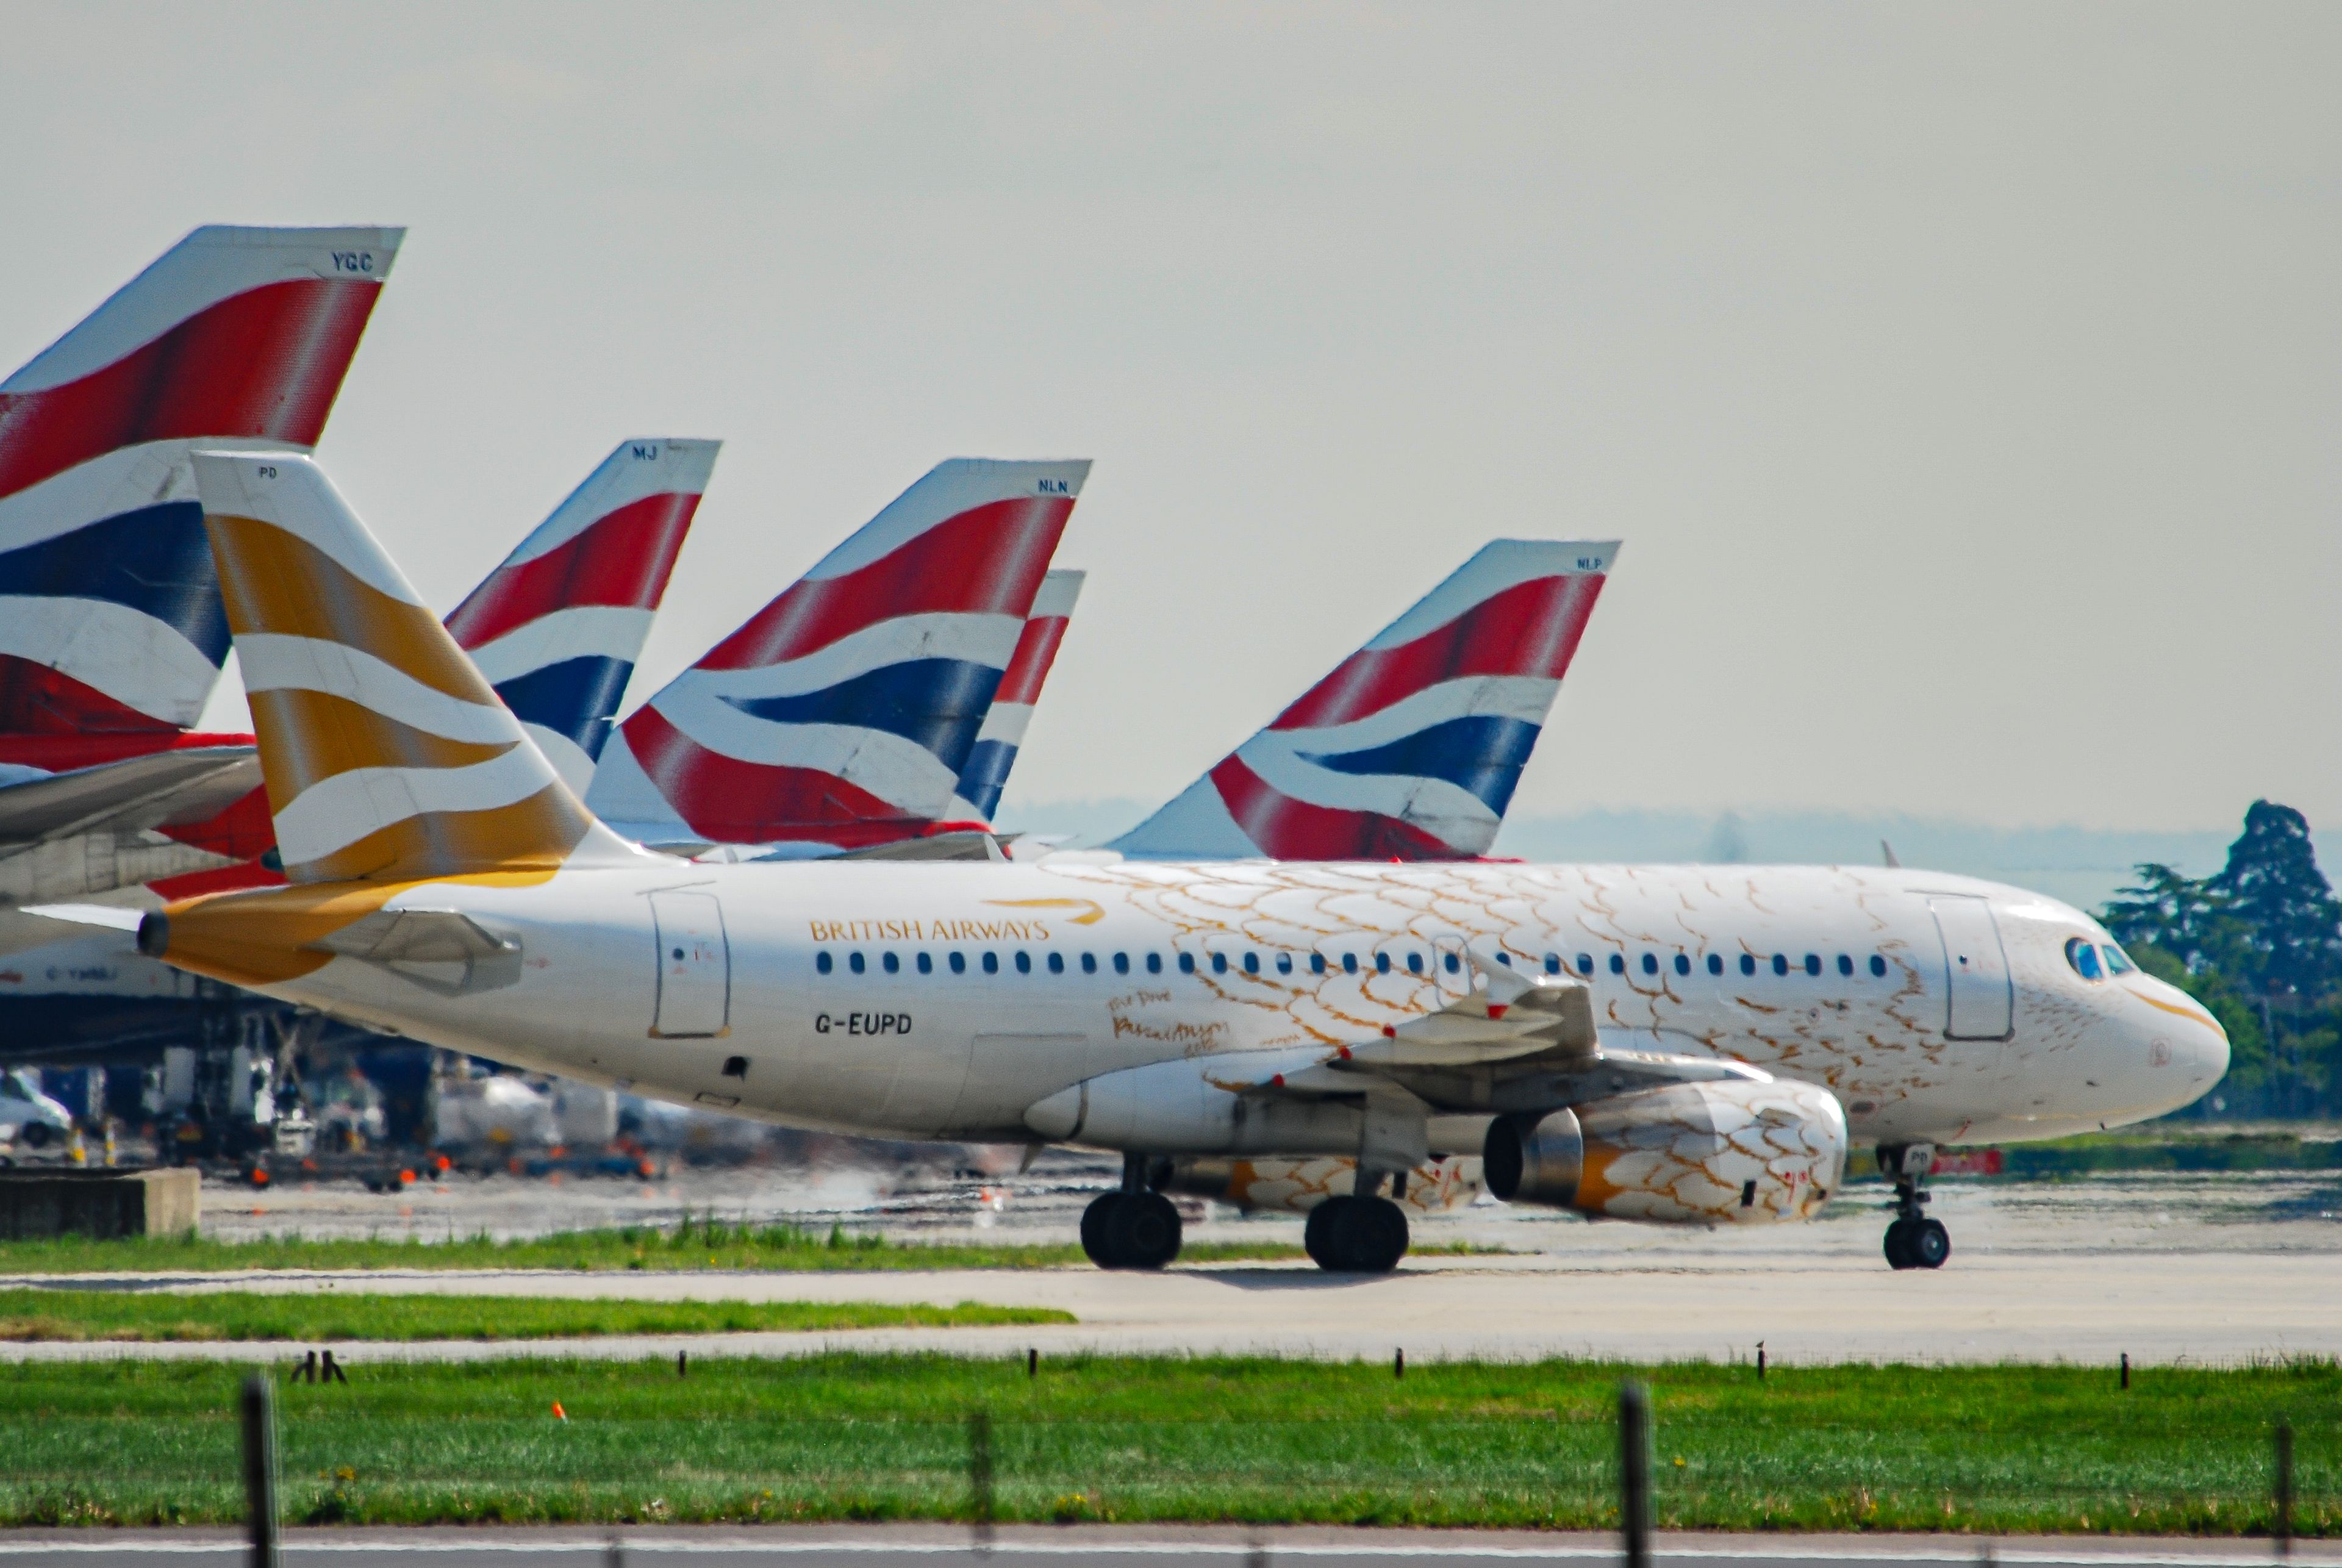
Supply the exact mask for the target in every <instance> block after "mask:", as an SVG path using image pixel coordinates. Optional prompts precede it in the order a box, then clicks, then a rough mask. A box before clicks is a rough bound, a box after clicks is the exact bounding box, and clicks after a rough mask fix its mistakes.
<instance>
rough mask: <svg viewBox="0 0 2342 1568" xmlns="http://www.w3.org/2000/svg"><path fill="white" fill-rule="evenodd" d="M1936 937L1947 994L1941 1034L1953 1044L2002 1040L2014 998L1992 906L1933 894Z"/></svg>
mask: <svg viewBox="0 0 2342 1568" xmlns="http://www.w3.org/2000/svg"><path fill="white" fill-rule="evenodd" d="M1927 907H1928V908H1929V909H1931V910H1933V911H1934V912H1935V915H1936V932H1937V934H1938V935H1939V936H1941V937H1942V938H1943V940H1944V973H1945V976H1946V979H1947V990H1948V991H1949V993H1950V1000H1949V1002H1948V1004H1947V1018H1946V1020H1945V1024H1944V1034H1946V1035H1947V1036H1948V1037H1949V1038H1951V1039H1954V1040H2002V1039H2006V1038H2007V1036H2008V1034H2009V1031H2010V1030H2011V1029H2012V1028H2013V1027H2014V1026H2015V1014H2016V995H2015V994H2014V993H2013V992H2012V991H2011V989H2010V987H2009V980H2008V958H2007V954H2004V953H2003V952H2002V951H2001V946H2000V928H1999V926H1997V925H1996V924H1994V923H1993V918H1992V905H1991V904H1987V903H1986V902H1985V901H1984V900H1983V899H1981V898H1968V897H1964V896H1957V895H1952V894H1937V895H1936V896H1934V897H1932V898H1930V899H1928V900H1927Z"/></svg>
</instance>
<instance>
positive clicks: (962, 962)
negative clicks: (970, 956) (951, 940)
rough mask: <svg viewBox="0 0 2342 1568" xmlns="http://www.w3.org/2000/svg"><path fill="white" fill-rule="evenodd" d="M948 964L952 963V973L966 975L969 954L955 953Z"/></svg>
mask: <svg viewBox="0 0 2342 1568" xmlns="http://www.w3.org/2000/svg"><path fill="white" fill-rule="evenodd" d="M948 962H949V963H950V964H951V972H952V973H953V974H966V973H967V954H965V953H955V954H952V955H951V957H950V959H949V960H948Z"/></svg>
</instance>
